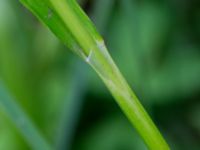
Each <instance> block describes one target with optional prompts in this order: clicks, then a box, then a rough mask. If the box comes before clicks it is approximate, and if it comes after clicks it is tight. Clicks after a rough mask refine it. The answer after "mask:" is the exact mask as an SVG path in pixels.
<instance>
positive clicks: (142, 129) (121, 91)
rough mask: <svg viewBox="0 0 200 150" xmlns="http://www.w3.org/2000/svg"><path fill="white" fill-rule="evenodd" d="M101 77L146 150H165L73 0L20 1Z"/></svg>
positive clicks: (156, 133) (166, 147)
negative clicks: (146, 147) (141, 139)
mask: <svg viewBox="0 0 200 150" xmlns="http://www.w3.org/2000/svg"><path fill="white" fill-rule="evenodd" d="M21 2H22V3H23V4H24V5H25V6H26V7H27V8H29V9H30V10H31V11H32V12H33V13H34V14H35V15H36V16H38V17H39V19H40V20H41V21H42V22H43V23H45V24H46V25H47V26H48V27H49V28H50V29H51V30H52V31H53V32H54V33H55V34H56V35H57V36H58V37H59V38H60V40H61V41H63V42H64V43H65V44H66V45H67V46H68V47H69V48H70V49H72V50H73V51H74V52H76V53H77V54H78V55H79V56H81V58H83V59H84V60H85V61H86V62H87V63H88V64H89V65H90V66H91V67H92V68H93V69H94V70H95V71H96V72H97V73H98V75H99V76H100V77H101V79H102V80H103V82H104V83H105V85H106V86H107V87H108V89H109V90H110V92H111V93H112V95H113V97H114V98H115V99H116V101H117V103H118V104H119V106H120V107H121V109H122V110H123V111H124V113H125V114H126V116H127V117H128V118H129V120H130V121H131V123H132V124H133V126H134V127H135V128H136V130H137V131H138V133H139V134H140V136H141V137H142V138H143V140H144V141H145V143H146V144H147V146H148V147H149V149H152V150H155V149H156V150H157V149H159V150H161V149H162V150H168V149H169V147H168V145H167V143H166V142H165V140H164V139H163V137H162V135H161V134H160V132H159V131H158V129H157V128H156V126H155V125H154V123H153V122H152V120H151V118H150V117H149V115H148V114H147V113H146V111H145V109H144V108H143V106H142V105H141V104H140V102H139V100H138V99H137V97H136V95H135V94H134V93H133V91H132V90H131V88H130V87H129V85H128V84H127V82H126V80H125V79H124V77H123V76H122V74H121V73H120V71H119V69H118V68H117V66H116V65H115V63H114V61H113V60H112V58H111V56H110V55H109V53H108V51H107V48H106V46H105V44H104V41H103V39H102V38H101V36H100V35H99V34H98V32H97V31H96V29H95V27H94V26H93V24H92V23H91V21H90V20H89V18H88V17H87V16H86V15H85V14H84V12H83V11H82V10H81V8H80V7H79V6H78V4H77V3H76V1H75V0H44V1H41V0H21Z"/></svg>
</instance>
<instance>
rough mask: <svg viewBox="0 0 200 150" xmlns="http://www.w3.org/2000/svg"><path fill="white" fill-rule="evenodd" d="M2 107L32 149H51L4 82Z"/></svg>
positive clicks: (0, 89)
mask: <svg viewBox="0 0 200 150" xmlns="http://www.w3.org/2000/svg"><path fill="white" fill-rule="evenodd" d="M0 108H1V109H2V110H3V111H5V112H6V114H7V115H8V116H9V117H10V119H11V120H12V121H13V122H14V124H15V125H16V126H17V128H18V129H19V131H20V132H21V134H22V135H23V137H24V138H25V140H26V141H27V143H28V144H29V145H30V147H31V148H32V149H34V150H51V148H50V146H49V145H48V143H47V142H46V141H45V139H44V138H43V136H42V135H41V133H40V132H39V131H38V130H37V128H36V127H35V126H34V124H33V123H32V121H31V120H30V119H29V118H28V116H27V115H26V114H25V113H24V112H23V110H22V108H21V107H20V106H19V105H18V104H17V103H16V101H15V100H14V98H13V97H12V96H11V95H10V93H9V92H8V91H7V90H6V88H5V87H4V86H3V84H2V83H0Z"/></svg>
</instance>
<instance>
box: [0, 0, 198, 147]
mask: <svg viewBox="0 0 200 150" xmlns="http://www.w3.org/2000/svg"><path fill="white" fill-rule="evenodd" d="M79 2H80V4H81V5H82V7H83V8H84V10H85V11H86V12H87V14H88V15H89V16H90V18H91V19H92V20H93V21H94V23H95V25H96V26H97V29H98V31H99V32H100V33H101V34H102V35H103V37H104V39H105V42H106V45H107V46H108V49H109V51H110V53H111V55H112V56H113V58H114V60H115V61H116V63H117V65H118V66H119V68H120V70H121V71H122V73H123V74H124V76H125V77H126V79H127V80H128V82H129V83H130V85H131V87H132V88H133V89H134V90H135V92H136V93H137V95H138V97H139V99H140V100H141V102H142V104H143V105H144V107H145V108H146V109H147V111H148V112H149V113H150V115H151V117H152V118H153V120H154V121H155V123H156V124H157V126H158V128H159V129H160V130H161V132H162V134H163V135H164V137H165V138H166V140H167V141H168V143H169V145H170V146H171V148H172V150H199V149H200V101H199V99H200V1H198V0H168V1H165V0H79ZM0 80H1V81H0V86H1V87H2V88H0V89H2V90H0V150H29V149H32V147H31V145H30V144H28V142H27V139H26V137H25V136H24V135H23V134H22V132H21V128H23V123H24V120H23V117H19V116H18V117H19V118H17V117H16V118H15V119H14V121H13V119H12V117H9V112H8V111H7V109H5V108H4V105H1V103H3V101H6V100H5V99H4V100H3V96H1V95H5V94H6V95H8V96H11V97H12V98H13V102H14V103H15V104H17V105H19V107H20V109H21V110H22V111H23V112H24V113H25V114H26V115H27V116H28V117H29V118H30V120H31V121H32V123H33V124H34V125H35V127H36V129H37V131H38V132H40V133H41V136H43V138H44V139H46V140H47V141H48V143H49V144H50V145H51V146H52V147H54V149H56V150H147V148H146V146H145V145H144V143H143V142H142V140H141V139H140V137H139V136H138V134H137V133H136V132H135V130H134V129H133V128H132V126H131V124H130V123H129V122H128V120H127V119H126V118H125V116H124V115H123V113H122V111H121V110H120V108H119V107H118V106H117V104H116V102H115V101H114V99H113V98H112V97H111V95H110V94H109V92H108V91H107V89H106V88H105V86H104V85H103V83H102V82H101V80H100V79H99V78H98V76H97V75H96V74H95V72H94V71H93V70H92V69H91V68H90V67H89V66H87V64H85V63H84V62H82V61H81V60H80V59H79V58H78V57H77V56H75V55H73V54H72V53H71V51H70V50H68V49H67V48H66V47H64V46H63V44H62V43H60V42H59V41H58V39H57V38H56V37H55V36H54V35H53V34H52V33H51V32H50V31H49V30H48V29H47V28H46V27H44V26H43V25H42V24H41V23H40V22H39V21H38V20H37V19H36V18H35V17H34V16H33V15H32V14H31V13H30V12H29V11H28V10H26V9H25V8H24V7H23V6H22V5H21V4H20V3H19V2H18V1H16V0H0ZM5 89H7V92H5V91H4V90H5ZM9 106H10V105H9ZM10 109H11V110H10V111H11V112H13V113H14V114H15V111H13V110H12V107H10ZM16 116H17V115H16Z"/></svg>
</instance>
